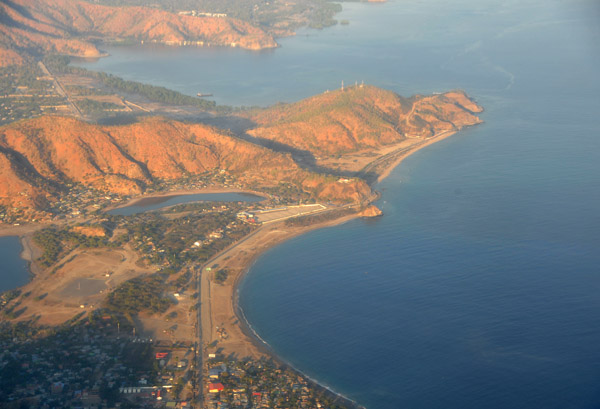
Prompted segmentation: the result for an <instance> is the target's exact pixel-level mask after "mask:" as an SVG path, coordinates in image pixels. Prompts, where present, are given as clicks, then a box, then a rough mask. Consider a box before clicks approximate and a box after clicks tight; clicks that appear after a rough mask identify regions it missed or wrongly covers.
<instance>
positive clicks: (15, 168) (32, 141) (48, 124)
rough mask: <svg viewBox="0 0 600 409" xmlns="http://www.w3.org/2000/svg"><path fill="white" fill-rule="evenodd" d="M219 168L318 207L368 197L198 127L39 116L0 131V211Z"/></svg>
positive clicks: (136, 188)
mask: <svg viewBox="0 0 600 409" xmlns="http://www.w3.org/2000/svg"><path fill="white" fill-rule="evenodd" d="M221 169H224V170H227V171H228V172H229V173H231V174H233V175H235V176H237V177H238V179H239V180H240V181H242V182H246V183H252V185H253V186H260V185H266V186H273V185H277V184H278V183H279V182H280V181H287V182H290V183H294V184H296V185H297V186H299V187H300V188H301V189H303V190H305V191H307V192H310V193H311V194H312V195H314V196H315V197H318V198H321V199H323V200H333V201H348V200H362V199H364V198H365V197H366V196H368V195H369V194H370V193H371V190H370V188H369V187H368V186H367V184H366V183H365V182H363V181H360V180H352V181H351V182H350V183H346V184H343V185H342V184H340V183H338V182H337V180H336V178H333V177H327V176H323V175H318V174H315V173H311V172H308V171H306V170H303V169H301V168H300V167H299V166H298V165H297V164H296V163H295V162H294V161H293V160H292V158H291V157H290V156H289V155H287V154H281V153H277V152H274V151H271V150H269V149H266V148H263V147H260V146H256V145H254V144H252V143H249V142H246V141H243V140H240V139H238V138H235V137H233V136H231V135H228V134H226V133H224V132H223V131H220V130H218V129H216V128H212V127H209V126H206V125H198V124H185V123H181V122H177V121H170V120H166V119H161V118H150V119H146V120H143V121H141V122H138V123H134V124H131V125H120V126H97V125H91V124H88V123H85V122H81V121H78V120H76V119H72V118H62V117H41V118H36V119H32V120H28V121H22V122H17V123H13V124H10V125H7V126H4V127H1V128H0V204H3V205H6V206H15V207H23V208H38V209H40V208H42V207H43V206H44V205H45V204H46V203H47V201H52V200H55V199H56V198H58V197H59V196H60V191H61V187H64V186H65V185H66V184H67V183H73V182H79V183H82V184H83V185H86V186H89V187H93V188H96V189H100V190H104V191H110V192H115V193H120V194H136V193H140V192H142V191H143V189H144V187H145V186H146V185H147V184H148V183H150V182H152V181H155V180H157V179H161V180H164V179H177V178H180V177H183V176H186V175H197V174H200V173H203V172H205V171H214V170H221Z"/></svg>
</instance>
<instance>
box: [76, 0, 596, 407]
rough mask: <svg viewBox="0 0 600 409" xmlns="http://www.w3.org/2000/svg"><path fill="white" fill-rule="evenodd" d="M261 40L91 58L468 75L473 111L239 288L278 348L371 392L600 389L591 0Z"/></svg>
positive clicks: (505, 3)
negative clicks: (476, 116) (356, 204)
mask: <svg viewBox="0 0 600 409" xmlns="http://www.w3.org/2000/svg"><path fill="white" fill-rule="evenodd" d="M343 7H344V12H343V13H341V14H340V15H339V18H340V19H348V20H349V21H350V24H349V25H348V26H337V27H333V28H330V29H326V30H322V31H317V30H302V31H300V32H299V34H298V35H297V36H296V37H293V38H286V39H283V40H281V41H280V43H281V45H282V47H281V48H279V49H276V50H272V51H268V52H263V53H253V52H247V51H243V50H235V49H224V48H214V49H196V48H183V49H172V48H166V47H135V48H131V47H129V48H110V49H109V50H108V51H109V52H110V54H111V55H112V56H111V57H109V58H105V59H101V60H100V61H98V62H96V63H94V64H86V66H87V67H88V68H90V69H98V70H103V71H108V72H112V73H114V74H117V75H120V76H123V77H125V78H128V79H136V80H140V81H143V82H150V83H154V84H159V85H164V86H167V87H169V88H172V89H176V90H179V91H182V92H186V93H189V94H191V95H194V94H195V93H196V92H211V93H213V94H214V95H215V100H216V101H217V102H219V103H224V104H232V105H268V104H271V103H274V102H276V101H295V100H297V99H300V98H303V97H308V96H309V95H311V94H315V93H318V92H323V91H324V90H326V89H332V88H336V87H339V85H340V83H341V81H342V80H344V81H345V83H346V84H349V83H350V84H352V83H353V82H354V81H358V82H361V81H363V80H364V81H365V83H370V84H374V85H378V86H382V87H385V88H389V89H392V90H394V91H397V92H399V93H401V94H403V95H406V96H408V95H411V94H414V93H431V92H440V91H444V90H448V89H453V88H461V89H464V90H466V91H467V92H468V93H469V94H470V95H471V96H473V97H474V98H475V99H476V100H477V101H478V102H479V103H480V104H481V105H483V106H484V107H485V109H486V112H484V113H483V114H482V115H481V117H482V119H483V120H484V121H485V123H484V124H482V125H478V126H476V127H473V128H469V129H467V130H464V131H461V132H460V133H458V134H456V135H454V136H452V137H451V138H448V139H446V140H443V141H441V142H439V143H436V144H435V145H432V146H430V147H428V148H426V149H424V150H421V151H419V152H417V153H416V154H414V155H413V156H411V157H410V158H408V159H407V160H405V161H404V162H403V163H402V164H401V165H400V166H399V167H398V168H397V169H396V170H395V171H394V172H393V173H392V174H391V175H390V176H389V177H388V178H387V179H385V180H384V181H383V182H382V183H381V184H379V185H378V186H377V189H378V190H380V191H382V193H383V194H382V198H381V200H380V201H379V203H377V204H378V206H380V207H381V208H382V210H383V211H384V216H383V217H382V218H379V219H376V220H354V221H351V222H349V223H346V224H343V225H340V226H336V227H332V228H327V229H323V230H319V231H314V232H311V233H309V234H306V235H304V236H301V237H298V238H295V239H293V240H290V241H288V242H286V243H284V244H282V245H280V246H278V247H276V248H274V249H272V250H270V251H269V252H267V253H266V254H265V255H264V256H263V257H261V258H260V259H259V260H258V261H257V262H256V264H255V265H254V266H253V267H252V268H251V271H250V272H249V274H248V275H247V277H246V279H245V280H244V281H243V282H242V284H241V287H240V304H241V306H242V308H243V309H244V311H245V314H246V316H247V317H248V319H249V321H250V323H251V324H252V326H253V327H254V328H255V329H256V331H257V332H258V333H259V334H260V336H261V337H262V338H264V339H265V340H266V341H267V342H268V343H269V344H270V345H271V346H272V348H273V349H274V350H275V351H276V352H277V353H278V354H280V355H281V356H282V357H283V358H284V359H285V360H287V361H289V362H290V363H292V364H293V365H294V366H296V367H297V368H299V369H300V370H302V371H303V372H305V373H306V374H308V375H310V376H311V377H313V378H315V379H317V380H319V381H321V382H323V383H324V384H326V385H328V386H330V387H331V388H333V389H334V390H336V391H339V392H341V393H343V394H345V395H347V396H348V397H350V398H352V399H354V400H356V401H357V402H358V403H360V404H362V405H365V406H366V407H368V408H369V409H387V408H426V409H431V408H457V409H458V408H491V409H494V408H498V409H501V408H502V409H505V408H511V409H513V408H544V409H549V408H557V409H558V408H560V409H564V408H574V409H583V408H589V409H597V408H599V407H600V382H599V380H600V347H599V345H600V267H599V266H600V212H599V209H600V162H599V161H598V153H599V152H600V131H599V129H600V75H599V74H600V24H599V23H600V4H599V3H598V2H597V1H596V0H568V1H567V0H547V1H540V0H523V1H516V0H497V1H495V0H489V1H475V0H456V1H451V2H449V1H442V0H426V1H423V0H403V1H400V0H398V1H388V2H387V3H385V4H364V3H352V4H347V3H344V4H343Z"/></svg>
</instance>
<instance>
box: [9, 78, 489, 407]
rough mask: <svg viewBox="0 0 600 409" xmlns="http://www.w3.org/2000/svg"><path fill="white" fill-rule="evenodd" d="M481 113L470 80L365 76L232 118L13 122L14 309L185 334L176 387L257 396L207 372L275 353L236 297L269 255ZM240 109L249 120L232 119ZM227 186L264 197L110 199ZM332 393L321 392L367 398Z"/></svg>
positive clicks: (366, 200)
mask: <svg viewBox="0 0 600 409" xmlns="http://www.w3.org/2000/svg"><path fill="white" fill-rule="evenodd" d="M481 111H482V109H481V107H479V106H478V105H477V104H476V103H475V102H474V101H473V100H471V99H470V98H469V97H468V96H467V95H466V94H465V93H464V92H462V91H450V92H447V93H443V94H436V95H430V96H420V95H416V96H413V97H410V98H404V97H401V96H399V95H397V94H395V93H393V92H390V91H386V90H383V89H380V88H376V87H372V86H359V85H357V86H355V87H350V88H345V89H339V90H334V91H328V92H325V93H323V94H320V95H316V96H313V97H310V98H307V99H305V100H302V101H299V102H296V103H291V104H283V105H281V104H280V105H277V106H274V107H270V108H264V109H256V110H249V111H239V112H237V113H235V114H234V115H233V117H232V115H228V116H227V117H223V118H221V119H218V118H216V119H215V118H210V122H211V123H213V124H214V123H220V125H221V127H215V126H214V125H207V124H203V123H189V122H181V121H177V120H173V119H168V118H164V117H147V118H141V119H139V120H135V121H133V122H132V123H129V124H124V125H95V124H90V123H86V122H83V121H81V120H78V119H74V118H69V117H62V116H43V117H40V118H35V119H30V120H24V121H19V122H14V123H11V124H8V125H5V126H2V127H0V168H1V169H2V171H1V172H0V191H1V192H2V194H1V195H0V203H1V204H2V213H1V215H0V216H1V217H2V219H3V221H4V226H3V228H2V230H1V231H0V234H4V235H15V234H17V235H21V236H22V237H23V240H24V244H25V248H26V249H27V252H26V253H27V254H26V256H27V257H28V258H29V259H30V260H31V265H32V271H34V272H35V273H36V274H35V276H34V278H33V280H32V281H31V282H30V283H29V284H28V285H26V286H25V287H23V288H22V289H20V290H19V291H18V292H16V293H11V295H10V296H9V297H5V299H4V302H3V304H2V312H1V313H2V317H3V320H5V321H7V320H8V321H10V322H12V323H13V324H11V325H23V324H24V323H26V325H29V326H33V327H34V328H38V329H37V330H40V329H43V328H51V327H55V326H57V325H61V326H65V325H69V326H73V325H75V326H77V325H81V324H78V323H86V322H88V323H89V322H92V321H93V322H96V321H97V319H98V318H99V317H100V318H102V319H106V321H105V323H104V324H103V327H104V328H105V330H104V331H106V330H107V329H108V332H107V334H108V333H111V331H115V330H117V332H119V331H120V330H121V328H128V331H133V332H132V333H131V334H133V335H134V336H135V335H136V334H137V336H143V337H145V339H153V340H157V342H158V344H157V345H158V346H155V347H154V349H156V350H157V348H158V349H160V348H161V347H160V345H163V344H161V342H162V343H165V342H166V343H168V342H175V340H177V341H178V342H181V343H183V344H182V345H187V347H185V348H187V349H185V348H184V349H181V348H179V349H178V348H175V347H173V346H171V347H170V348H172V352H171V357H173V358H174V357H177V359H178V360H185V361H186V362H190V360H192V361H193V362H195V364H194V366H191V365H190V366H189V368H188V370H187V371H185V372H183V373H182V374H180V375H181V377H177V376H175V380H174V381H173V382H181V387H180V389H179V390H178V392H177V394H176V395H173V397H178V398H180V399H181V398H185V399H191V400H192V401H197V400H199V399H201V400H203V401H204V402H205V404H206V405H209V406H210V405H212V403H211V402H213V403H214V402H216V401H214V399H216V397H218V396H221V397H223V398H224V397H226V396H227V399H236V398H235V396H238V398H240V396H246V395H245V394H244V393H242V394H241V395H240V393H239V392H235V390H242V389H243V390H248V389H247V388H248V386H243V385H242V384H239V383H237V384H236V381H234V380H233V379H232V378H227V377H223V378H219V376H217V378H215V379H221V380H222V382H226V383H227V385H228V386H227V388H226V389H224V390H218V391H216V393H215V392H214V391H213V392H211V390H212V389H211V387H212V386H211V385H213V384H214V382H213V383H211V384H207V383H204V380H208V379H211V378H210V376H212V375H211V374H212V372H215V371H216V369H215V368H220V365H224V366H230V367H231V366H236V367H237V365H238V363H236V362H239V361H238V360H240V359H250V360H251V362H265V361H264V360H265V359H268V358H269V357H270V356H271V354H270V353H269V350H268V346H266V345H265V344H264V343H263V342H262V341H261V340H260V339H258V338H257V337H256V336H255V334H253V332H252V331H251V330H250V329H249V326H247V325H246V324H245V319H244V317H243V315H242V314H241V312H240V311H239V310H238V308H237V300H236V297H235V294H236V286H237V283H238V282H239V280H240V278H241V277H242V276H243V274H244V273H245V272H246V271H247V269H248V268H249V266H250V265H251V264H252V262H253V261H254V260H255V259H256V257H258V256H259V255H260V254H261V253H262V252H263V251H265V250H266V249H268V248H270V247H271V246H274V245H276V244H278V243H281V242H282V241H284V240H287V239H289V238H290V237H293V236H296V235H299V234H302V233H303V232H305V231H308V230H311V229H315V228H319V227H323V226H328V225H332V224H336V223H342V222H344V221H347V220H349V219H351V218H355V217H369V216H370V217H372V216H378V215H380V214H381V213H380V212H379V211H378V209H377V208H375V207H374V206H372V205H370V203H371V202H372V201H373V200H375V199H376V198H377V197H378V195H377V193H376V192H375V191H374V190H373V184H374V183H375V182H376V181H378V180H380V179H381V178H382V177H385V175H386V174H387V173H388V172H389V170H390V169H392V168H393V167H394V166H396V165H397V164H398V163H399V162H400V161H401V160H402V159H403V158H404V157H406V156H407V155H409V154H410V153H412V152H414V151H416V150H418V149H421V148H422V147H424V146H427V145H429V144H431V143H434V142H436V141H438V140H440V139H442V138H445V137H448V136H449V135H451V134H453V133H454V132H456V131H458V130H460V129H461V128H463V127H465V126H470V125H475V124H477V123H479V122H481V121H480V119H479V118H478V117H477V116H476V114H477V113H479V112H481ZM235 118H237V119H235ZM238 122H242V123H245V124H247V126H245V127H243V129H240V127H235V126H229V127H228V124H232V123H238ZM234 128H235V129H234ZM215 190H220V191H252V192H255V193H257V194H260V195H262V196H263V197H264V200H263V201H262V202H260V203H247V204H245V203H243V202H234V203H199V204H182V205H178V206H175V207H172V208H166V209H164V210H162V211H155V212H149V213H141V214H137V215H132V216H110V215H109V214H107V213H105V209H109V208H110V207H114V206H115V205H119V203H125V202H127V201H131V199H132V198H135V197H137V198H143V197H152V196H153V195H165V194H169V192H177V194H183V193H187V192H191V191H194V192H202V191H215ZM11 225H12V226H11ZM14 225H18V226H14ZM90 320H91V321H90ZM86 325H89V324H86ZM106 325H109V327H110V328H109V327H106ZM115 325H116V328H115ZM37 330H36V331H37ZM173 345H174V344H173ZM190 348H191V349H190ZM163 349H164V348H163ZM190 351H191V352H190ZM190 354H191V355H190ZM226 357H229V358H226ZM232 357H234V358H235V359H234V360H233V361H232V360H231V359H232ZM146 359H147V358H146ZM213 369H215V371H213ZM236 370H237V371H243V370H245V369H243V368H242V367H238V369H236ZM273 370H275V367H273ZM290 376H292V375H290ZM177 379H179V380H180V381H177ZM286 379H288V378H286ZM289 379H291V378H289ZM186 382H188V383H186ZM303 382H304V381H303ZM306 382H308V381H306ZM235 385H237V386H235ZM306 385H308V386H307V387H308V389H307V390H312V391H318V390H320V389H319V388H318V386H316V385H313V386H310V382H309V383H307V384H306ZM277 388H280V389H281V390H285V388H286V386H285V385H283V384H282V385H279V386H278V387H277ZM314 388H316V389H314ZM217 389H218V388H217ZM290 393H292V392H290ZM311 393H312V392H311ZM320 393H324V395H322V394H319V393H317V395H314V396H313V395H310V396H313V397H312V398H310V399H317V401H318V400H321V401H322V402H325V401H328V399H334V400H336V399H337V401H338V403H339V404H342V405H343V406H352V405H353V404H352V402H348V401H344V400H339V399H341V398H339V397H336V396H335V395H330V394H329V393H328V392H326V391H322V392H320ZM236 394H237V395H236ZM306 396H307V399H309V398H308V395H306ZM240 399H241V398H240ZM261 399H265V398H264V397H262V395H261ZM209 406H207V407H209ZM210 407H212V406H210Z"/></svg>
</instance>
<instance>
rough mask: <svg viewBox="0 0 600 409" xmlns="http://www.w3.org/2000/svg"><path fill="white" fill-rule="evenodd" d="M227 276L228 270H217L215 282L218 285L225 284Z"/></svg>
mask: <svg viewBox="0 0 600 409" xmlns="http://www.w3.org/2000/svg"><path fill="white" fill-rule="evenodd" d="M227 275H228V273H227V270H225V269H223V268H222V269H220V270H217V271H215V281H216V282H217V283H218V284H223V283H224V282H225V280H227Z"/></svg>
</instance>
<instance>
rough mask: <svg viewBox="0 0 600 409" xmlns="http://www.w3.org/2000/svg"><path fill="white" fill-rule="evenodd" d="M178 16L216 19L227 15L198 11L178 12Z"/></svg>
mask: <svg viewBox="0 0 600 409" xmlns="http://www.w3.org/2000/svg"><path fill="white" fill-rule="evenodd" d="M178 14H179V15H180V16H194V17H218V18H223V17H227V13H207V12H204V11H198V10H187V11H180V12H179V13H178Z"/></svg>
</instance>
